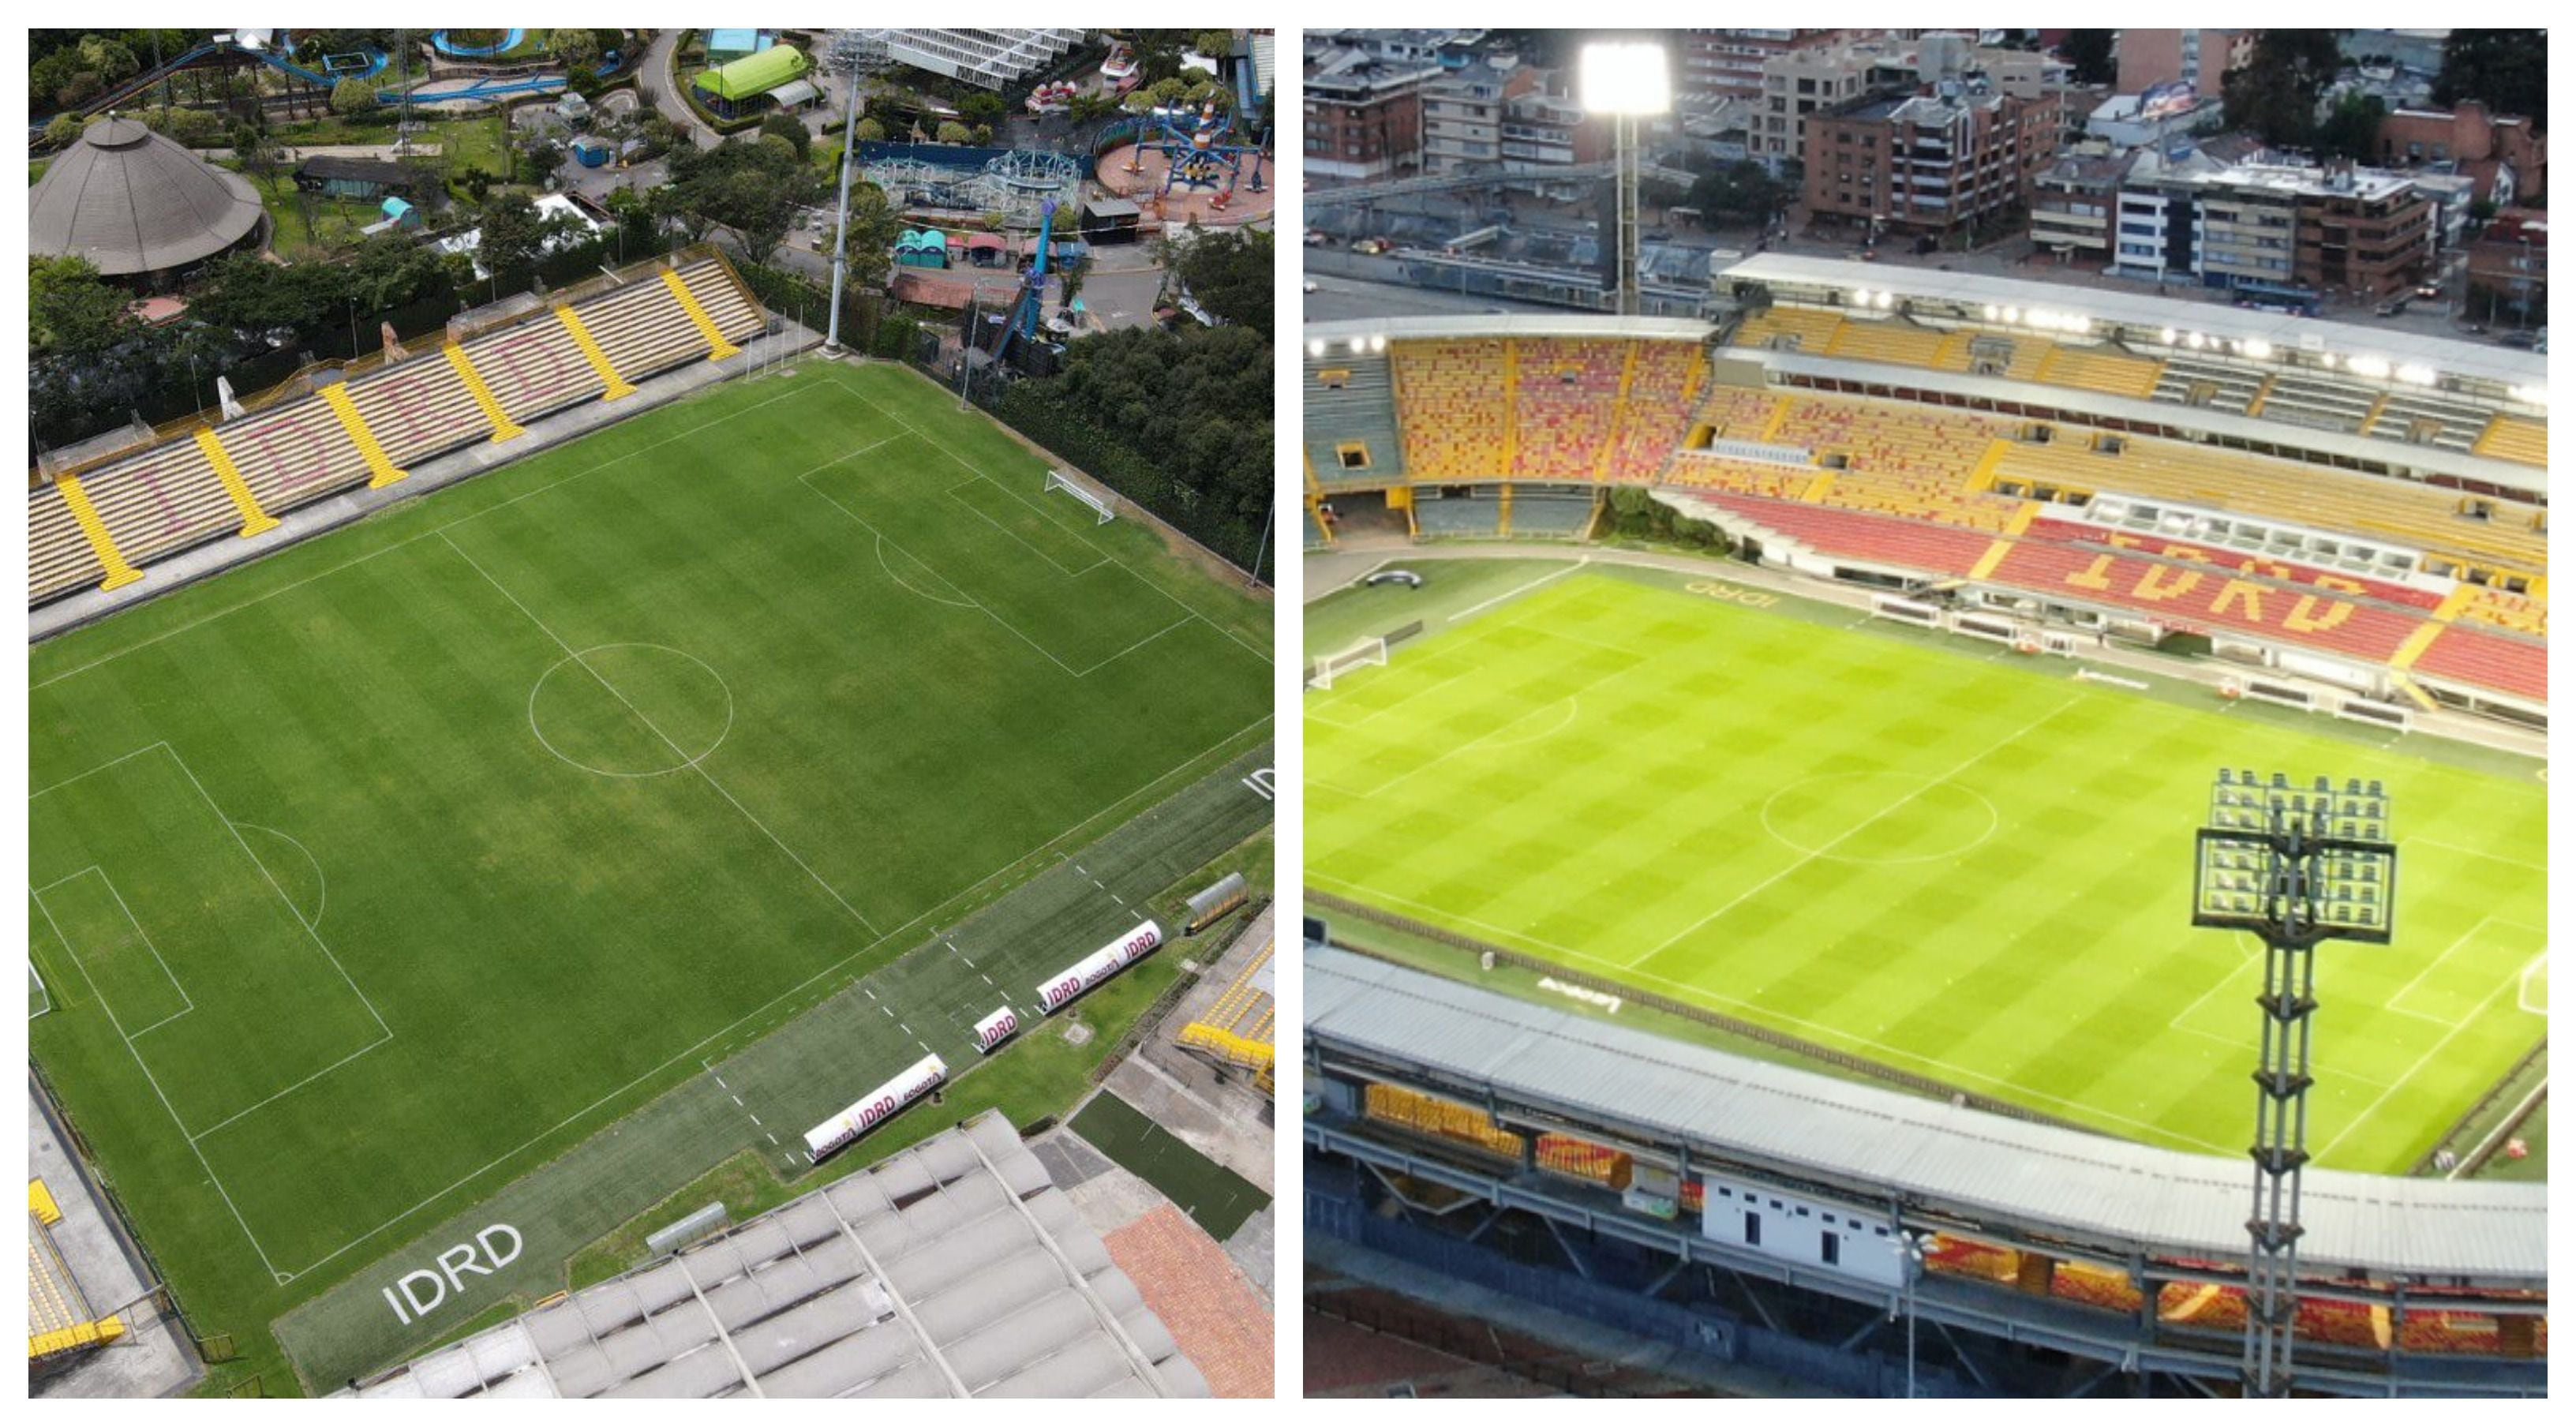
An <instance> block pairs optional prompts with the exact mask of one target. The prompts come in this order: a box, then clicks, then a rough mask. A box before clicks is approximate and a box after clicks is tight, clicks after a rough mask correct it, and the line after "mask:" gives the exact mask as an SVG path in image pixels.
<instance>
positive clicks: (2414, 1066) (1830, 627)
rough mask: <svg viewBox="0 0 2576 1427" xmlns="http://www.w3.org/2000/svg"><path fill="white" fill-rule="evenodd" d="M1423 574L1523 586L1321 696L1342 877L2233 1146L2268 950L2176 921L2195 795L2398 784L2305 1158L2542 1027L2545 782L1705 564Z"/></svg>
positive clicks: (1483, 930)
mask: <svg viewBox="0 0 2576 1427" xmlns="http://www.w3.org/2000/svg"><path fill="white" fill-rule="evenodd" d="M1431 568H1432V571H1433V574H1434V583H1435V586H1437V585H1450V584H1462V585H1471V586H1472V589H1471V592H1472V593H1476V594H1477V595H1478V597H1479V602H1485V601H1491V600H1492V599H1493V598H1494V596H1492V595H1486V594H1484V593H1483V591H1485V590H1487V589H1490V588H1493V587H1495V586H1500V587H1501V589H1500V591H1498V593H1504V592H1508V591H1511V590H1514V589H1519V590H1520V591H1521V592H1520V593H1518V594H1517V595H1512V596H1510V597H1509V598H1506V599H1504V600H1503V601H1502V602H1500V603H1487V604H1486V607H1485V608H1484V609H1482V610H1481V611H1479V612H1476V613H1474V614H1472V615H1471V616H1468V615H1452V616H1451V617H1450V619H1449V622H1448V623H1447V624H1445V625H1444V626H1443V627H1441V628H1440V629H1439V630H1438V631H1437V632H1435V633H1433V634H1431V635H1428V636H1426V637H1424V638H1422V639H1420V640H1417V641H1413V642H1410V643H1406V644H1403V645H1399V646H1397V649H1396V652H1395V655H1394V661H1393V663H1392V665H1391V666H1389V667H1386V668H1372V669H1362V670H1359V671H1357V672H1355V673H1353V674H1350V675H1347V676H1345V677H1344V678H1342V679H1341V680H1338V681H1337V682H1336V684H1335V686H1334V687H1333V688H1332V689H1331V690H1330V691H1329V692H1319V693H1310V694H1308V695H1307V696H1306V712H1307V739H1308V742H1307V750H1308V751H1307V760H1308V761H1307V769H1308V772H1307V784H1306V787H1307V802H1306V807H1307V833H1306V867H1307V873H1306V875H1307V880H1308V882H1309V883H1310V884H1311V885H1313V886H1315V887H1317V888H1320V889H1322V890H1324V891H1328V892H1334V893H1338V894H1341V895H1343V896H1346V897H1351V898H1355V899H1357V900H1360V901H1363V902H1367V903H1370V904H1372V905H1377V906H1383V907H1386V908H1388V909H1389V910H1392V911H1396V912H1400V913H1403V914H1405V915H1408V916H1414V917H1418V918H1421V919H1423V920H1426V921H1430V922H1434V923H1438V924H1441V925H1445V926H1448V927H1451V928H1454V929H1456V930H1458V931H1461V932H1464V933H1466V934H1468V935H1471V936H1476V937H1480V938H1483V939H1486V940H1489V941H1493V942H1496V943H1499V944H1502V945H1504V946H1509V947H1513V948H1516V949H1519V950H1522V951H1525V952H1528V953H1530V954H1533V955H1536V956H1540V957H1543V958H1549V959H1554V960H1557V961H1560V962H1563V963H1565V964H1567V965H1570V966H1576V967H1579V968H1582V969H1585V970H1589V971H1592V972H1595V973H1598V974H1603V975H1607V976H1611V977H1614V978H1617V979H1621V980H1624V981H1627V982H1629V983H1630V984H1633V985H1637V986H1639V987H1643V988H1648V989H1652V990H1656V991H1660V992H1663V993H1666V994H1669V995H1672V996H1675V997H1677V998H1680V999H1684V1000H1688V1001H1695V1002H1697V1003H1699V1004H1702V1005H1706V1006H1709V1007H1711V1008H1713V1009H1716V1010H1720V1011H1724V1012H1727V1013H1730V1014H1733V1015H1737V1016H1741V1017H1743V1018H1746V1019H1748V1020H1752V1021H1756V1022H1760V1023H1763V1024H1768V1025H1771V1026H1774V1027H1776V1028H1779V1029H1781V1030H1784V1031H1788V1032H1790V1033H1793V1034H1796V1035H1800V1036H1804V1037H1807V1038H1809V1039H1812V1040H1815V1041H1819V1042H1822V1043H1824V1044H1827V1045H1830V1046H1833V1047H1835V1048H1837V1049H1841V1050H1845V1051H1848V1052H1852V1053H1855V1054H1860V1055H1864V1056H1869V1057H1874V1058H1877V1059H1879V1060H1881V1061H1883V1062H1885V1063H1887V1064H1890V1065H1893V1066H1896V1067H1898V1068H1901V1069H1904V1070H1908V1071H1912V1072H1915V1073H1918V1074H1924V1075H1930V1076H1934V1077H1937V1078H1940V1079H1943V1080H1946V1081H1949V1082H1951V1083H1954V1084H1957V1085H1960V1086H1962V1087H1965V1088H1970V1089H1975V1090H1980V1091H1985V1092H1988V1093H1991V1094H1995V1095H1998V1096H2001V1097H2004V1098H2009V1099H2013V1100H2017V1101H2019V1102H2021V1103H2024V1104H2028V1105H2031V1106H2033V1107H2034V1108H2037V1109H2041V1110H2045V1111H2048V1112H2051V1113H2054V1114H2057V1115H2061V1116H2065V1117H2068V1118H2071V1119H2075V1120H2079V1121H2083V1122H2085V1123H2089V1124H2093V1125H2097V1126H2100V1127H2102V1128H2104V1129H2106V1130H2110V1131H2113V1132H2115V1133H2121V1134H2126V1135H2129V1136H2132V1137H2135V1138H2139V1139H2144V1140H2148V1141H2151V1142H2154V1143H2159V1144H2165V1145H2171V1146H2176V1147H2181V1148H2190V1149H2198V1150H2203V1151H2207V1152H2210V1153H2219V1154H2234V1153H2238V1152H2240V1150H2241V1145H2240V1143H2239V1141H2240V1139H2241V1131H2242V1122H2243V1120H2244V1116H2245V1113H2246V1110H2247V1094H2246V1090H2245V1076H2246V1074H2247V1073H2248V1070H2249V1067H2250V1066H2251V1065H2252V1063H2253V1059H2254V1035H2255V1030H2256V1026H2255V1017H2254V1014H2253V1012H2252V1010H2251V1008H2250V1007H2248V1006H2247V1005H2246V1004H2245V1002H2246V1000H2247V999H2248V998H2249V997H2250V996H2251V995H2252V994H2253V992H2254V990H2255V987H2256V982H2257V979H2258V978H2259V974H2260V970H2261V963H2260V961H2259V959H2258V958H2257V957H2255V956H2253V955H2250V954H2249V952H2250V944H2240V943H2239V941H2238V940H2237V939H2236V938H2234V937H2233V936H2230V935H2227V934H2222V933H2215V932H2201V931H2194V930H2193V929H2192V928H2191V927H2190V925H2189V892H2190V876H2191V835H2192V831H2193V829H2194V828H2196V827H2197V826H2198V825H2199V823H2200V822H2201V820H2202V817H2203V814H2204V813H2205V810H2206V804H2207V796H2208V784H2209V780H2210V778H2211V777H2212V774H2213V772H2214V770H2215V769H2217V768H2218V767H2219V766H2221V765H2222V764H2224V765H2228V766H2236V767H2250V768H2255V769H2261V770H2265V771H2267V772H2268V771H2269V770H2272V769H2276V768H2277V769H2280V770H2282V771H2285V772H2288V773H2290V774H2292V775H2293V776H2297V777H2301V778H2304V777H2306V776H2308V775H2311V774H2315V773H2329V774H2332V775H2334V776H2336V777H2338V778H2341V777H2347V776H2351V777H2362V778H2380V779H2384V780H2386V781H2387V783H2388V784H2389V787H2390V790H2391V792H2392V794H2393V796H2394V798H2395V801H2396V819H2397V830H2398V835H2399V836H2400V838H2401V839H2402V841H2403V854H2402V856H2403V864H2402V871H2401V873H2400V886H2401V888H2402V889H2403V891H2402V895H2401V898H2400V903H2399V912H2398V940H2397V941H2396V943H2395V944H2393V945H2391V946H2386V947H2360V946H2340V947H2338V948H2337V949H2336V950H2335V951H2334V952H2333V953H2332V954H2331V955H2330V957H2329V958H2328V959H2327V960H2326V962H2325V964H2324V969H2323V973H2322V977H2321V983H2320V996H2321V998H2322V1000H2323V1002H2324V1009H2323V1011H2321V1012H2320V1018H2319V1021H2318V1029H2317V1054H2318V1059H2319V1065H2320V1067H2321V1068H2320V1078H2319V1085H2318V1088H2317V1092H2316V1095H2315V1097H2314V1101H2313V1104H2314V1110H2313V1114H2314V1116H2315V1119H2314V1121H2313V1123H2312V1127H2311V1131H2310V1135H2311V1138H2310V1143H2311V1144H2312V1145H2314V1146H2315V1147H2316V1148H2317V1151H2318V1153H2319V1155H2320V1158H2321V1160H2322V1161H2323V1162H2324V1163H2326V1164H2328V1165H2333V1166H2338V1167H2344V1168H2353V1169H2365V1170H2388V1171H2393V1170H2402V1169H2404V1168H2405V1167H2407V1166H2408V1165H2409V1164H2410V1163H2411V1162H2412V1161H2413V1160H2414V1158H2415V1157H2416V1156H2417V1155H2418V1154H2420V1153H2422V1152H2423V1151H2424V1150H2425V1149H2426V1148H2427V1147H2429V1145H2430V1144H2431V1142H2432V1140H2433V1138H2434V1137H2435V1136H2436V1135H2438V1134H2439V1133H2440V1132H2441V1131H2442V1130H2443V1129H2444V1128H2445V1127H2447V1126H2448V1125H2449V1124H2450V1123H2451V1121H2452V1120H2453V1119H2454V1118H2455V1117H2456V1116H2457V1115H2458V1114H2459V1112H2460V1111H2461V1110H2462V1109H2463V1108H2464V1107H2465V1106H2466V1105H2467V1104H2468V1103H2469V1102H2470V1101H2471V1100H2472V1099H2474V1098H2475V1097H2476V1096H2477V1095H2478V1094H2479V1093H2480V1092H2481V1091H2483V1090H2484V1089H2485V1088H2486V1087H2487V1086H2488V1085H2489V1084H2491V1083H2492V1082H2493V1081H2494V1080H2495V1079H2496V1077H2497V1076H2499V1075H2500V1074H2502V1073H2503V1071H2504V1070H2505V1069H2506V1068H2507V1067H2508V1066H2509V1065H2510V1064H2511V1063H2512V1062H2513V1061H2514V1060H2515V1058H2516V1057H2517V1056H2519V1055H2520V1054H2521V1053H2522V1052H2523V1051H2524V1050H2526V1049H2528V1048H2529V1047H2530V1045H2531V1044H2532V1042H2533V1041H2534V1040H2536V1039H2537V1038H2538V1037H2539V1036H2540V1035H2541V1034H2542V1033H2543V1030H2544V1023H2543V1021H2542V1019H2541V1018H2540V1017H2538V1016H2536V1015H2533V1014H2530V1013H2527V1012H2525V1011H2524V1010H2522V1009H2521V1008H2520V1006H2519V1005H2518V999H2519V996H2520V993H2521V990H2522V984H2523V977H2524V972H2525V970H2526V968H2529V967H2531V966H2533V965H2534V963H2535V962H2536V961H2537V960H2538V959H2539V957H2540V956H2541V954H2542V952H2543V950H2544V948H2545V946H2546V941H2547V937H2546V932H2545V930H2544V928H2545V927H2546V926H2547V898H2546V890H2545V886H2544V879H2543V875H2542V873H2541V871H2540V861H2541V858H2542V856H2543V850H2544V848H2545V846H2546V842H2545V834H2546V811H2545V798H2544V793H2545V787H2544V785H2543V784H2542V782H2541V781H2540V780H2539V778H2538V777H2537V776H2536V775H2537V772H2538V769H2537V767H2536V766H2535V765H2521V766H2519V767H2516V766H2514V765H2513V764H2512V762H2511V761H2510V760H2501V759H2497V758H2492V757H2489V758H2482V759H2474V760H2465V761H2466V762H2468V763H2471V764H2475V765H2478V766H2463V762H2464V760H2461V759H2458V758H2454V757H2451V756H2449V755H2448V754H2447V753H2445V754H2444V756H2442V757H2438V758H2437V757H2429V756H2426V755H2427V754H2429V753H2433V752H2436V751H2438V750H2437V748H2436V746H2434V745H2431V744H2429V742H2428V741H2425V740H2419V739H2408V740H2400V741H2397V742H2396V743H2395V745H2394V746H2381V741H2378V740H2372V741H2361V740H2360V739H2357V738H2355V737H2350V736H2345V735H2343V734H2340V733H2337V732H2329V731H2327V730H2323V729H2319V728H2316V727H2314V726H2313V725H2311V724H2309V723H2305V722H2302V721H2300V720H2298V719H2297V718H2295V717H2289V718H2282V719H2274V718H2271V717H2269V716H2268V715H2267V714H2257V713H2252V712H2250V711H2246V710H2240V709H2236V708H2232V707H2229V706H2223V705H2221V704H2219V703H2218V702H2217V701H2216V700H2215V699H2214V698H2207V696H2205V695H2204V696H2202V698H2201V700H2184V699H2182V698H2180V697H2179V696H2175V695H2171V694H2162V695H2159V696H2155V697H2149V696H2141V695H2138V694H2133V693H2129V692H2126V691H2122V690H2119V689H2114V688H2110V687H2107V686H2104V685H2100V684H2094V683H2084V682H2078V681H2075V680H2072V679H2070V678H2069V677H2067V676H2068V674H2069V673H2070V672H2071V670H2070V668H2069V666H2067V665H2065V664H2063V663H2057V662H2053V661H2052V662H2050V663H2045V664H2033V663H2027V662H2022V661H2019V660H2017V659H2016V658H2015V656H2011V655H2001V656H1999V657H1979V656H1972V655H1970V654H1966V653H1962V652H1960V651H1958V650H1956V649H1952V648H1945V647H1940V646H1939V645H1936V644H1933V643H1930V642H1927V641H1924V640H1921V639H1918V638H1913V637H1903V636H1897V635H1894V634H1892V633H1888V632H1881V631H1879V630H1876V629H1867V628H1848V629H1847V628H1840V627H1837V623H1828V622H1824V621H1825V619H1826V618H1827V616H1826V615H1824V614H1821V613H1816V612H1812V611H1811V612H1810V613H1809V614H1807V615H1806V616H1805V617H1791V616H1788V615H1785V614H1784V613H1782V612H1779V611H1775V610H1754V609H1748V608H1746V607H1744V606H1743V605H1741V604H1737V603H1734V602H1732V601H1730V600H1727V599H1722V598H1712V597H1709V596H1708V595H1705V594H1699V593H1693V592H1691V590H1690V589H1689V586H1690V585H1692V584H1694V583H1698V584H1703V585H1705V583H1706V582H1704V581H1694V580H1692V579H1691V578H1690V577H1688V576H1682V575H1664V574H1661V573H1657V572H1643V571H1608V570H1604V569H1602V568H1601V567H1598V566H1596V567H1593V568H1592V569H1591V570H1589V571H1583V572H1569V573H1564V574H1561V575H1559V576H1558V577H1557V578H1554V579H1550V580H1547V581H1545V582H1544V583H1539V584H1536V585H1534V586H1533V585H1532V584H1531V579H1532V577H1531V576H1529V575H1528V574H1527V573H1525V572H1521V571H1513V572H1508V573H1502V574H1487V575H1478V576H1474V577H1471V578H1470V579H1459V578H1457V577H1456V576H1455V575H1454V574H1453V570H1454V567H1453V566H1452V565H1451V564H1450V563H1449V562H1440V563H1438V564H1436V565H1433V566H1432V567H1431ZM1381 597H1382V598H1381ZM1343 598H1348V599H1351V600H1353V601H1355V602H1356V601H1357V600H1360V599H1363V598H1365V599H1369V600H1372V601H1376V602H1377V603H1378V604H1379V605H1380V607H1381V608H1380V609H1379V610H1372V611H1367V612H1364V615H1362V616H1355V617H1353V618H1351V619H1350V620H1349V621H1348V624H1347V626H1346V627H1344V628H1340V629H1335V630H1333V632H1332V634H1331V635H1330V636H1329V638H1331V639H1339V641H1340V644H1346V643H1347V642H1348V640H1347V639H1345V638H1341V637H1340V636H1341V635H1343V634H1347V633H1351V632H1354V631H1357V632H1372V631H1374V630H1377V629H1383V628H1384V627H1385V625H1386V611H1390V610H1395V609H1410V608H1416V607H1417V606H1414V605H1412V604H1410V603H1409V602H1408V601H1406V600H1404V599H1401V598H1398V597H1396V596H1395V595H1394V594H1391V593H1390V592H1388V591H1384V590H1379V591H1367V592H1362V593H1360V594H1355V595H1352V596H1347V597H1336V599H1337V600H1338V599H1343ZM1333 602H1334V601H1327V602H1326V603H1327V604H1331V603H1333ZM1328 614H1329V616H1330V617H1331V618H1335V619H1338V618H1340V617H1341V615H1340V612H1339V611H1330V612H1326V611H1317V612H1314V613H1313V614H1312V615H1311V616H1310V620H1309V626H1310V628H1315V627H1317V626H1326V627H1327V628H1330V627H1331V626H1329V625H1328V624H1327V615H1328ZM1852 618H1853V616H1851V615H1850V614H1849V613H1848V612H1840V616H1839V621H1838V622H1848V621H1850V620H1851V619H1852ZM1340 644H1331V643H1328V644H1327V647H1340ZM1313 647H1315V646H1314V645H1313V644H1312V643H1310V646H1309V649H1310V652H1311V650H1312V649H1313Z"/></svg>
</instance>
